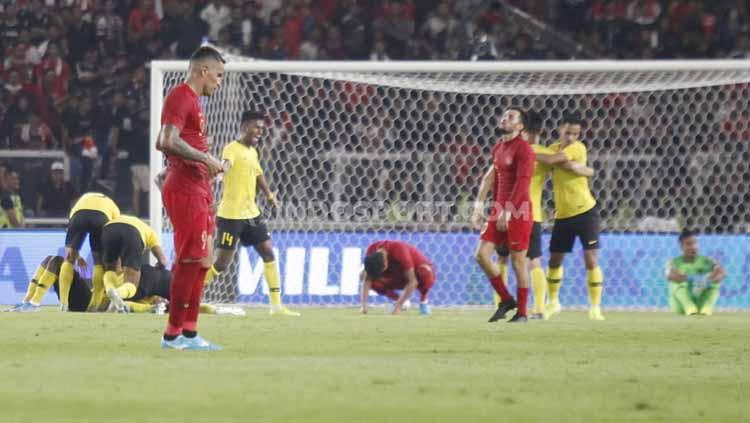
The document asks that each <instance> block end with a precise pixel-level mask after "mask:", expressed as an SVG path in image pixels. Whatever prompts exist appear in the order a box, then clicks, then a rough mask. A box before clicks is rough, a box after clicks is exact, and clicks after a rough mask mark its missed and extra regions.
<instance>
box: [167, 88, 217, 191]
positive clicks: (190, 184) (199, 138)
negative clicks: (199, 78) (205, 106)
mask: <svg viewBox="0 0 750 423" xmlns="http://www.w3.org/2000/svg"><path fill="white" fill-rule="evenodd" d="M161 124H162V125H174V126H176V127H177V128H178V129H179V130H180V138H182V139H183V140H184V141H185V142H187V143H188V144H190V146H191V147H193V148H195V149H196V150H200V151H203V152H207V151H208V142H207V140H206V120H205V119H204V117H203V112H202V111H201V105H200V102H199V100H198V94H196V93H195V91H193V89H192V88H190V87H189V86H188V85H187V84H184V83H183V84H180V85H178V86H176V87H174V89H172V91H170V92H169V94H167V98H166V99H165V100H164V106H163V108H162V112H161ZM167 162H168V163H169V169H168V172H167V179H166V181H165V182H164V189H165V190H171V191H175V192H182V193H185V194H192V195H196V194H198V195H200V194H202V195H206V196H212V192H211V187H210V185H209V178H208V170H207V169H206V165H204V164H203V163H198V162H194V161H192V160H186V159H183V158H182V157H179V156H172V155H169V154H167Z"/></svg>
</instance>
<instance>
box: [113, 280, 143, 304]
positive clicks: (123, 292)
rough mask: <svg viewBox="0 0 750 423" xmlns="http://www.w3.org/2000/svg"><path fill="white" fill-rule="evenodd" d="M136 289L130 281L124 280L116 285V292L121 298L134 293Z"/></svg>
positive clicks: (128, 296)
mask: <svg viewBox="0 0 750 423" xmlns="http://www.w3.org/2000/svg"><path fill="white" fill-rule="evenodd" d="M137 290H138V288H137V287H136V286H135V285H133V284H132V283H130V282H125V283H124V284H122V285H120V286H118V287H117V293H118V294H120V298H122V299H123V300H126V299H128V298H130V297H132V296H133V295H135V291H137Z"/></svg>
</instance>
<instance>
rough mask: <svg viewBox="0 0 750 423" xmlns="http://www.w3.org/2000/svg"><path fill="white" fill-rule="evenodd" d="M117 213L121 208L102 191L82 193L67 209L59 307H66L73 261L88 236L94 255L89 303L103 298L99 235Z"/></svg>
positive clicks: (71, 281)
mask: <svg viewBox="0 0 750 423" xmlns="http://www.w3.org/2000/svg"><path fill="white" fill-rule="evenodd" d="M118 216H120V209H119V208H118V207H117V204H115V202H114V201H112V199H110V198H109V197H107V196H106V195H104V194H99V193H96V192H89V193H86V194H83V195H82V196H81V198H79V199H78V201H76V203H75V204H74V205H73V208H72V209H71V210H70V220H69V222H68V229H67V231H66V232H65V262H64V263H63V264H62V268H61V270H60V310H62V311H67V309H68V306H69V302H68V295H69V293H70V287H71V284H72V283H73V272H74V269H73V264H74V263H75V262H76V259H77V258H78V254H79V251H80V250H81V245H83V240H84V239H86V235H88V236H89V245H90V246H91V255H92V256H93V259H94V272H93V273H94V274H93V275H92V280H93V284H94V299H95V300H96V301H94V302H92V304H96V303H101V302H102V300H103V299H104V268H103V267H102V258H101V255H102V247H101V237H102V229H103V228H104V225H105V224H106V223H107V222H109V221H110V220H112V219H114V218H116V217H118Z"/></svg>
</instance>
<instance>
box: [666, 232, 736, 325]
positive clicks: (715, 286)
mask: <svg viewBox="0 0 750 423" xmlns="http://www.w3.org/2000/svg"><path fill="white" fill-rule="evenodd" d="M697 235H698V234H697V232H694V231H691V230H688V229H685V230H683V231H682V233H680V237H679V242H680V249H681V250H682V255H681V256H679V257H675V258H674V259H672V260H670V261H669V262H668V263H667V268H666V272H665V274H666V277H667V280H668V283H669V308H670V309H671V310H672V311H674V312H675V313H677V314H684V315H691V314H701V315H704V316H710V315H711V314H713V310H714V304H716V301H717V300H718V299H719V285H720V284H721V281H722V280H723V279H724V277H725V276H726V272H725V271H724V268H722V267H721V265H720V264H719V263H718V262H716V261H715V260H714V259H712V258H710V257H707V256H701V255H699V254H698V237H697Z"/></svg>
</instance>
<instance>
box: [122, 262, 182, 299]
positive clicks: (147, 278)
mask: <svg viewBox="0 0 750 423" xmlns="http://www.w3.org/2000/svg"><path fill="white" fill-rule="evenodd" d="M171 285H172V272H170V271H169V270H167V269H164V268H162V267H154V266H150V265H147V264H145V265H143V266H141V280H140V282H139V283H138V290H137V291H136V292H135V295H134V296H133V298H130V301H139V300H142V299H144V298H146V297H150V296H152V295H158V296H160V297H162V298H164V299H166V300H168V299H169V288H170V286H171Z"/></svg>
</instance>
